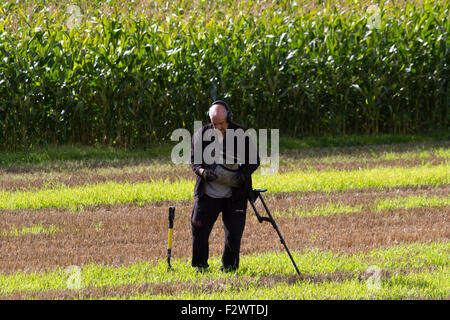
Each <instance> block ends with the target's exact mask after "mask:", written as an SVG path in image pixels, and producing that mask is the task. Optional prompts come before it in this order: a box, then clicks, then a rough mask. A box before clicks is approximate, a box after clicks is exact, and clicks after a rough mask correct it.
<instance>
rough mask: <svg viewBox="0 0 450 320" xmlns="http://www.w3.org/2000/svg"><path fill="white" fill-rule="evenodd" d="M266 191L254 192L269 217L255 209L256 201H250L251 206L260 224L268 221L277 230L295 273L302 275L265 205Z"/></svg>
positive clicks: (258, 190)
mask: <svg viewBox="0 0 450 320" xmlns="http://www.w3.org/2000/svg"><path fill="white" fill-rule="evenodd" d="M265 191H267V189H256V190H254V192H255V193H256V194H257V197H259V199H260V200H261V203H262V205H263V207H264V209H265V210H266V212H267V215H268V217H263V216H261V215H260V214H259V213H258V210H256V207H255V203H254V200H252V199H249V200H250V204H251V205H252V208H253V210H254V211H255V214H256V218H257V219H258V221H259V222H260V223H262V222H263V221H267V222H270V223H271V224H272V226H273V228H274V229H275V231H276V232H277V234H278V236H279V237H280V241H281V243H282V244H283V246H284V248H285V249H286V252H287V253H288V255H289V258H291V261H292V264H293V265H294V268H295V271H297V274H298V275H300V271H299V270H298V268H297V265H296V264H295V261H294V258H292V255H291V252H290V251H289V249H288V247H287V245H286V242H285V241H284V239H283V236H282V235H281V232H280V230H279V229H278V226H277V224H276V222H275V220H274V219H273V217H272V215H271V214H270V211H269V208H267V205H266V203H265V201H264V199H263V197H262V195H261V192H265Z"/></svg>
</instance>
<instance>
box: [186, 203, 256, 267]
mask: <svg viewBox="0 0 450 320" xmlns="http://www.w3.org/2000/svg"><path fill="white" fill-rule="evenodd" d="M246 211H247V200H246V199H243V200H240V201H234V202H233V201H231V198H224V199H216V198H211V197H209V196H208V195H206V194H204V195H202V196H201V197H200V199H198V200H196V201H195V204H194V209H193V210H192V216H191V227H192V266H193V267H203V268H207V267H208V266H209V265H208V257H209V235H210V234H211V230H212V228H213V226H214V223H215V222H216V220H217V218H218V217H219V213H220V212H222V221H223V229H224V232H225V245H224V249H223V254H222V266H223V267H224V268H227V269H237V268H238V267H239V251H240V249H241V239H242V234H243V232H244V227H245V215H246Z"/></svg>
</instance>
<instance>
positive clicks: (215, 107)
mask: <svg viewBox="0 0 450 320" xmlns="http://www.w3.org/2000/svg"><path fill="white" fill-rule="evenodd" d="M218 106H220V107H221V108H222V110H223V115H224V116H225V117H226V116H227V111H228V110H227V107H225V106H224V105H223V104H221V103H216V104H213V105H212V106H211V107H209V111H208V114H209V116H210V117H212V116H213V114H217V113H218V112H219V110H218V109H219V108H218Z"/></svg>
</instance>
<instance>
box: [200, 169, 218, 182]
mask: <svg viewBox="0 0 450 320" xmlns="http://www.w3.org/2000/svg"><path fill="white" fill-rule="evenodd" d="M202 177H203V179H205V180H206V181H208V182H211V181H214V180H216V179H217V175H216V174H215V173H214V172H213V171H212V170H211V169H203V172H202Z"/></svg>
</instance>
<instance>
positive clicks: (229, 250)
mask: <svg viewBox="0 0 450 320" xmlns="http://www.w3.org/2000/svg"><path fill="white" fill-rule="evenodd" d="M231 115H232V113H231V109H230V107H229V106H228V105H227V104H226V102H225V101H222V100H217V101H215V102H213V104H212V105H211V107H210V109H209V111H208V117H209V118H210V121H211V123H209V124H207V125H205V126H204V127H203V128H201V129H200V130H199V131H197V132H196V133H195V134H194V136H193V138H192V148H191V163H190V165H191V168H192V170H193V171H194V173H195V174H196V175H197V180H196V183H195V188H194V199H195V204H194V208H193V211H192V216H191V228H192V266H193V267H196V268H197V272H203V271H205V269H206V268H208V267H209V265H208V257H209V235H210V233H211V230H212V228H213V226H214V223H215V222H216V220H217V218H218V216H219V214H220V213H221V212H222V221H223V227H224V232H225V245H224V250H223V254H222V266H221V270H222V271H233V270H236V269H237V268H238V267H239V252H240V247H241V238H242V234H243V232H244V226H245V216H246V211H247V201H248V200H247V197H248V195H249V194H250V193H251V192H252V178H251V174H252V173H253V172H254V171H255V170H256V169H257V168H258V166H259V163H260V160H259V157H258V155H257V150H256V148H255V146H254V144H253V143H252V141H251V139H250V138H249V137H248V136H246V137H245V144H244V145H245V152H244V154H241V153H238V152H237V151H238V148H237V147H238V144H239V143H240V142H239V141H237V140H238V138H237V136H233V137H232V138H233V139H234V148H233V150H227V145H228V144H227V143H226V142H227V141H226V138H227V136H228V134H227V133H230V132H234V131H233V130H238V129H241V130H243V131H245V129H244V128H243V127H241V126H240V125H238V124H236V123H234V122H232V121H231ZM211 131H214V132H215V133H216V135H215V136H214V137H212V138H211V139H209V138H206V139H205V136H206V135H207V133H208V132H211ZM241 132H242V131H241ZM230 136H231V135H230ZM216 139H217V140H218V141H216ZM211 143H216V146H219V148H214V149H212V150H213V151H212V152H211V154H212V156H213V157H215V158H214V159H216V160H217V159H218V158H219V159H220V158H221V159H223V161H215V162H214V163H211V161H206V160H207V159H205V157H204V156H203V153H204V151H205V149H206V148H208V146H210V144H211ZM208 149H211V148H208ZM200 150H201V154H202V157H201V159H200V161H198V159H196V157H195V153H196V152H200ZM217 150H220V153H221V155H219V157H218V155H217V154H215V153H216V152H215V151H217ZM251 153H253V156H255V155H256V157H251V156H252V154H251ZM252 158H253V159H256V161H250V159H252ZM230 159H231V160H233V161H230ZM196 160H197V161H196ZM252 162H254V163H252Z"/></svg>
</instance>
